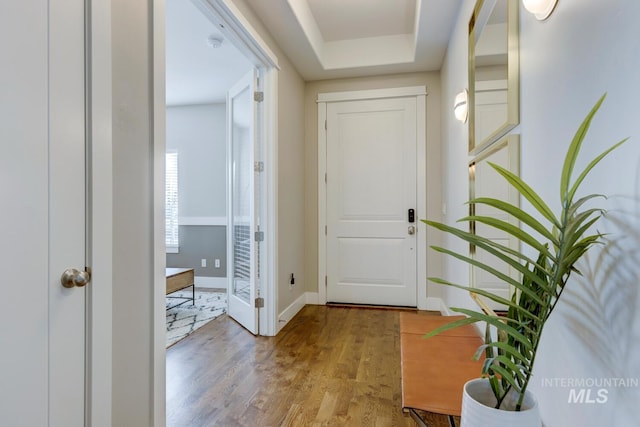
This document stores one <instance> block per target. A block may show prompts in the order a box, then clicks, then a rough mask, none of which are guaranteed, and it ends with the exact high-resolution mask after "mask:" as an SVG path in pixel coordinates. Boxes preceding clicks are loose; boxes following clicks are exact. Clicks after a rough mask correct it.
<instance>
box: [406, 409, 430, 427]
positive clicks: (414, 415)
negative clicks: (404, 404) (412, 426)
mask: <svg viewBox="0 0 640 427" xmlns="http://www.w3.org/2000/svg"><path fill="white" fill-rule="evenodd" d="M409 415H411V418H412V419H413V421H415V422H416V424H418V426H419V427H429V425H428V424H427V423H425V422H424V420H423V419H422V418H420V415H418V413H417V412H416V411H415V410H414V409H412V408H409Z"/></svg>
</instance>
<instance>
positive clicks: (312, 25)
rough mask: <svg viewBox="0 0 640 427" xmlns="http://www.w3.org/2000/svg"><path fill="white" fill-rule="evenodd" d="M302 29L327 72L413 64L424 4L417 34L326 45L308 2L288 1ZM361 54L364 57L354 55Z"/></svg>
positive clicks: (419, 1) (417, 17) (417, 19)
mask: <svg viewBox="0 0 640 427" xmlns="http://www.w3.org/2000/svg"><path fill="white" fill-rule="evenodd" d="M286 3H287V5H288V6H289V8H290V9H291V12H293V15H294V17H295V19H296V20H297V21H298V25H300V28H301V29H302V32H303V33H304V35H305V37H306V38H307V41H308V42H309V44H310V45H311V48H312V50H313V53H314V54H315V56H316V58H317V59H318V62H319V63H320V65H321V66H322V68H323V69H324V70H340V69H347V68H357V67H373V66H381V65H394V64H409V63H412V62H414V61H415V59H416V51H417V45H418V43H417V40H418V38H419V31H420V28H421V27H420V22H421V20H420V13H421V10H422V0H416V9H415V18H414V26H413V33H408V34H395V35H389V36H379V37H364V38H359V39H348V40H339V41H329V42H327V41H325V40H324V38H323V37H322V34H321V32H320V27H319V26H318V23H317V22H316V20H315V17H314V15H313V13H312V11H311V8H310V7H309V3H308V2H307V0H287V1H286ZM354 52H360V53H362V54H360V55H354V54H353V53H354Z"/></svg>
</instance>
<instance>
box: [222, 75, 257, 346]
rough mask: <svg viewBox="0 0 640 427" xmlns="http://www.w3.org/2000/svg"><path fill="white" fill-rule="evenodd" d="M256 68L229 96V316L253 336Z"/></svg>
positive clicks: (254, 326)
mask: <svg viewBox="0 0 640 427" xmlns="http://www.w3.org/2000/svg"><path fill="white" fill-rule="evenodd" d="M255 83H256V71H255V70H251V71H250V72H249V73H247V74H246V75H245V76H244V77H243V78H242V79H241V80H240V81H239V82H238V83H236V84H235V85H234V86H233V87H232V88H231V89H230V90H229V93H228V95H227V156H228V159H227V167H228V171H229V185H228V195H229V197H228V200H227V212H228V214H227V218H228V219H227V272H228V273H227V274H228V277H229V284H228V286H229V288H228V293H227V295H228V300H229V310H228V312H229V316H231V317H232V318H233V319H235V320H236V321H237V322H238V323H240V324H241V325H242V326H244V327H245V328H246V329H247V330H249V331H250V332H251V333H252V334H257V333H258V332H259V331H258V309H257V308H256V305H257V304H256V297H257V295H256V289H258V279H259V277H258V274H257V273H258V270H257V268H256V267H257V266H256V264H257V263H256V260H257V259H259V255H258V250H259V242H256V237H259V234H256V233H257V232H258V223H257V207H258V200H259V199H258V198H257V197H256V185H255V184H256V177H257V174H259V173H260V169H259V168H256V164H258V163H256V158H257V156H256V147H257V144H256V135H257V133H256V123H257V113H258V111H257V110H258V106H257V102H256V101H255V100H254V92H255V87H256V84H255Z"/></svg>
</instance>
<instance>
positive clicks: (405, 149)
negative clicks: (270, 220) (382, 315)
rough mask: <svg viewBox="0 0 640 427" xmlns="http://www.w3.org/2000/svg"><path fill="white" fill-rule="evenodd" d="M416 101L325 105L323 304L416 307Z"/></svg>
mask: <svg viewBox="0 0 640 427" xmlns="http://www.w3.org/2000/svg"><path fill="white" fill-rule="evenodd" d="M416 102H417V101H416V98H415V97H407V98H390V99H374V100H362V101H350V102H331V103H327V130H326V135H327V142H326V145H327V184H326V189H327V190H326V191H327V196H326V200H327V202H326V203H327V206H326V210H327V212H326V218H327V230H326V234H327V240H326V242H327V243H326V244H327V254H326V259H327V301H328V302H341V303H355V304H375V305H395V306H410V307H415V306H416V302H417V291H416V281H417V270H416V267H417V255H416V254H417V250H416V244H417V239H416V231H417V228H418V227H417V218H418V216H417V215H418V213H417V212H416V207H417V194H416V187H417V177H416V170H417V162H418V159H417V151H416V150H417V118H416V116H417V112H416V109H417V107H416ZM410 210H413V218H410V217H409V215H410ZM411 219H412V220H413V221H414V222H411Z"/></svg>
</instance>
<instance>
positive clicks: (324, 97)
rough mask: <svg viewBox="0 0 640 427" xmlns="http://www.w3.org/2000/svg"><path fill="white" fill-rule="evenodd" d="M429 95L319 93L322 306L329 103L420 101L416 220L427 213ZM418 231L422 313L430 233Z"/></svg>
mask: <svg viewBox="0 0 640 427" xmlns="http://www.w3.org/2000/svg"><path fill="white" fill-rule="evenodd" d="M426 96H427V89H426V87H425V86H409V87H401V88H388V89H374V90H362V91H351V92H331V93H320V94H318V100H317V103H318V301H317V303H318V304H326V303H327V289H326V282H325V278H326V275H327V255H326V254H327V236H326V235H325V227H326V225H327V184H326V182H325V174H326V171H327V130H326V128H325V123H326V120H327V103H328V102H341V101H353V100H369V99H382V98H401V97H415V98H416V104H417V108H416V119H417V120H416V123H417V128H416V139H417V141H418V144H417V152H416V158H417V160H416V161H417V164H416V180H417V195H416V204H417V206H416V218H421V217H425V216H426V214H427V134H426V120H427V119H426V117H427V115H426ZM416 228H417V229H418V232H417V238H418V248H417V254H416V256H417V261H418V262H417V269H418V271H417V284H416V288H417V295H416V304H417V308H418V309H419V310H426V309H427V306H428V304H427V300H428V298H427V258H426V253H427V252H426V251H427V233H426V231H424V230H420V227H416Z"/></svg>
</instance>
